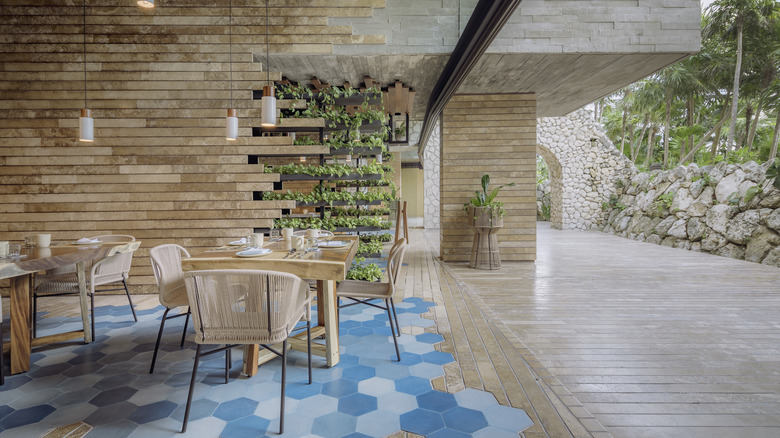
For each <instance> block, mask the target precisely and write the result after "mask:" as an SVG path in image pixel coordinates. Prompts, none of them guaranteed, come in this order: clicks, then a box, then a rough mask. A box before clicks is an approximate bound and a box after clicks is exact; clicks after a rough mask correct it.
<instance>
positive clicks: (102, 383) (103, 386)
mask: <svg viewBox="0 0 780 438" xmlns="http://www.w3.org/2000/svg"><path fill="white" fill-rule="evenodd" d="M135 378H136V376H135V375H133V374H128V373H121V374H113V375H110V376H108V377H105V378H103V379H100V380H99V381H98V382H97V383H95V384H94V385H92V387H93V388H95V389H99V390H101V391H106V390H108V389H111V388H116V387H118V386H127V385H130V384H131V383H132V382H133V380H135Z"/></svg>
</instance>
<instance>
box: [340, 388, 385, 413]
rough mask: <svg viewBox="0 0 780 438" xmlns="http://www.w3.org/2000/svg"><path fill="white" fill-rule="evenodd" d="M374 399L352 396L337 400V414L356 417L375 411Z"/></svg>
mask: <svg viewBox="0 0 780 438" xmlns="http://www.w3.org/2000/svg"><path fill="white" fill-rule="evenodd" d="M376 406H377V403H376V397H372V396H370V395H366V394H352V395H349V396H347V397H344V398H342V399H340V400H339V407H338V410H339V412H343V413H345V414H347V415H353V416H355V417H358V416H360V415H363V414H367V413H369V412H372V411H375V410H376Z"/></svg>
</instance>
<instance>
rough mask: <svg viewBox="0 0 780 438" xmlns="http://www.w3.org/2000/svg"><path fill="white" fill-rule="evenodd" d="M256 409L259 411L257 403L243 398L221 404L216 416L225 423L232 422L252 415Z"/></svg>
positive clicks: (215, 413) (215, 412)
mask: <svg viewBox="0 0 780 438" xmlns="http://www.w3.org/2000/svg"><path fill="white" fill-rule="evenodd" d="M255 409H257V401H255V400H250V399H248V398H246V397H241V398H237V399H235V400H231V401H228V402H225V403H222V404H220V405H219V407H218V408H217V410H216V411H214V416H215V417H217V418H220V419H222V420H225V421H232V420H236V419H239V418H242V417H246V416H249V415H252V414H253V413H254V412H255Z"/></svg>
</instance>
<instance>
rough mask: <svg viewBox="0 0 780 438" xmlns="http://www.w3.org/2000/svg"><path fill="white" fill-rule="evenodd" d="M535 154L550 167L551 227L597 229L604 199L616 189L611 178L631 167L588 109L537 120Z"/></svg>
mask: <svg viewBox="0 0 780 438" xmlns="http://www.w3.org/2000/svg"><path fill="white" fill-rule="evenodd" d="M536 149H537V153H538V154H539V155H541V156H542V157H543V158H544V159H545V161H546V162H547V167H548V169H549V171H550V196H551V203H552V206H551V211H550V222H551V223H552V226H553V227H554V228H563V229H567V228H578V229H598V228H600V227H601V225H603V223H604V221H605V219H606V217H607V216H606V214H605V213H604V211H603V210H602V203H603V202H604V200H605V199H608V198H609V196H610V195H611V194H612V193H614V190H615V189H614V185H615V181H617V180H618V179H620V178H625V177H627V176H630V175H632V174H633V173H634V172H635V170H634V166H633V164H632V163H631V161H630V160H628V159H627V158H625V157H624V156H623V155H622V154H620V152H618V150H617V149H616V148H615V146H614V145H613V144H612V142H610V141H609V139H607V137H606V136H605V134H604V131H603V128H602V127H601V124H600V123H597V122H595V121H594V120H593V114H592V113H590V112H589V111H586V110H579V111H576V112H573V113H571V114H569V115H567V116H565V117H544V118H541V119H539V122H538V125H537V148H536Z"/></svg>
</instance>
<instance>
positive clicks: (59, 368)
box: [27, 362, 73, 379]
mask: <svg viewBox="0 0 780 438" xmlns="http://www.w3.org/2000/svg"><path fill="white" fill-rule="evenodd" d="M72 366H73V365H71V364H69V363H67V362H65V363H58V364H55V365H48V366H43V367H38V368H35V369H31V371H30V372H28V373H27V375H28V376H30V377H32V378H34V379H38V378H41V377H48V376H56V375H58V374H62V373H64V372H65V371H67V370H69V369H70V368H71V367H72Z"/></svg>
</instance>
